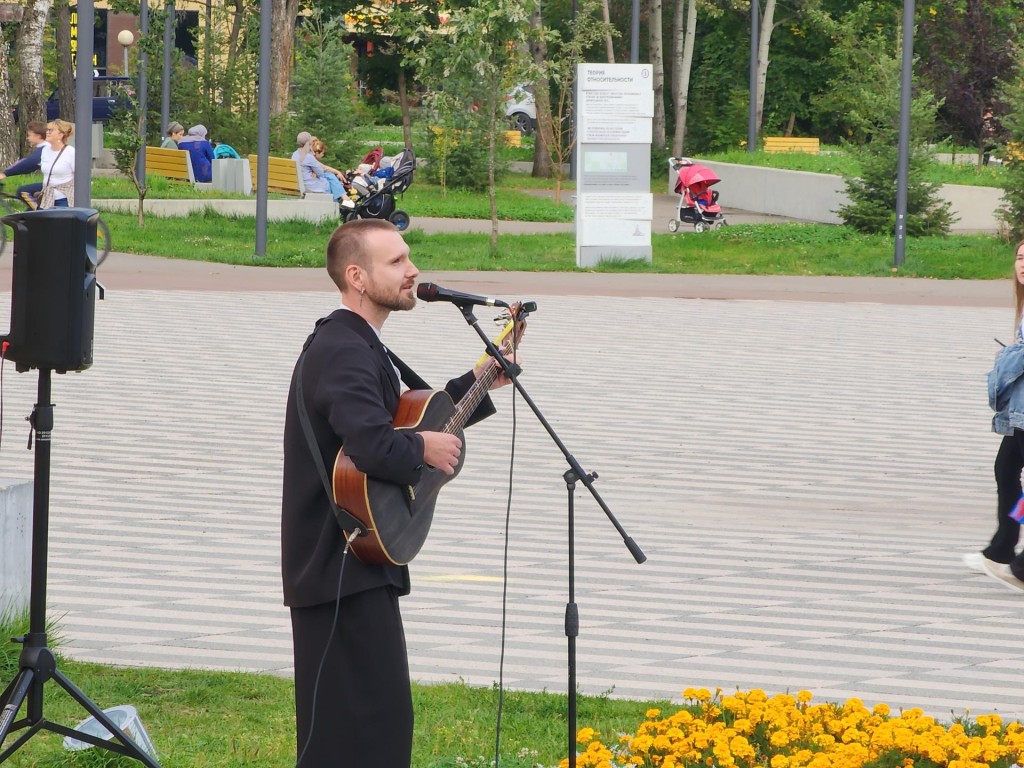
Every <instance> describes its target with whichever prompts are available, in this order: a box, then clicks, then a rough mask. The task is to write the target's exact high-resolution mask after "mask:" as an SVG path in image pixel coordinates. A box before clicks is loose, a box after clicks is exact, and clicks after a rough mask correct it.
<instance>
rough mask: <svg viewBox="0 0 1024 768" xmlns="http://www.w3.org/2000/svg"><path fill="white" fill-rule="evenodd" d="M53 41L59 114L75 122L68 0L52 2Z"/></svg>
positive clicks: (70, 121) (73, 73)
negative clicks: (55, 56)
mask: <svg viewBox="0 0 1024 768" xmlns="http://www.w3.org/2000/svg"><path fill="white" fill-rule="evenodd" d="M53 8H54V11H55V12H56V13H55V18H54V30H53V34H54V42H55V44H56V47H57V97H58V98H59V99H60V116H61V119H62V120H67V121H68V122H69V123H73V122H75V66H74V64H72V63H71V8H70V7H69V6H68V0H55V2H54V4H53Z"/></svg>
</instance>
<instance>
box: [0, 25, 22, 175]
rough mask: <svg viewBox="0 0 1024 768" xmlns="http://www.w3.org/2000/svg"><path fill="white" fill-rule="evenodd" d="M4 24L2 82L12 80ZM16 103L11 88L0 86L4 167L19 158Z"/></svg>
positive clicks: (1, 28)
mask: <svg viewBox="0 0 1024 768" xmlns="http://www.w3.org/2000/svg"><path fill="white" fill-rule="evenodd" d="M4 26H5V25H4V24H3V23H0V83H9V82H10V81H11V65H10V58H9V57H8V49H7V43H6V42H4V33H5V31H6V30H4ZM13 108H14V105H13V104H11V92H10V89H9V88H0V163H3V167H4V168H6V167H7V166H8V165H10V164H11V163H13V162H14V161H15V160H17V159H18V133H17V131H16V130H15V127H14V115H13V113H12V111H13Z"/></svg>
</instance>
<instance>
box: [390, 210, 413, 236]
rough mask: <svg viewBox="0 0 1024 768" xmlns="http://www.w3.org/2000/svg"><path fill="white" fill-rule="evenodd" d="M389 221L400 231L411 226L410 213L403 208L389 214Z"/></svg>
mask: <svg viewBox="0 0 1024 768" xmlns="http://www.w3.org/2000/svg"><path fill="white" fill-rule="evenodd" d="M388 221H390V222H391V223H392V224H394V225H395V228H396V229H398V231H399V232H404V231H405V230H407V229H408V228H409V214H408V213H406V212H405V211H403V210H401V209H398V210H396V211H392V212H391V215H390V216H388Z"/></svg>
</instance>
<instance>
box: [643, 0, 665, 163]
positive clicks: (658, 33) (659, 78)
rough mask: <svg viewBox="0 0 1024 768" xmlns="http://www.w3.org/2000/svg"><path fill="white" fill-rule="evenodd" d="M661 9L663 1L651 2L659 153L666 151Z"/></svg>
mask: <svg viewBox="0 0 1024 768" xmlns="http://www.w3.org/2000/svg"><path fill="white" fill-rule="evenodd" d="M661 7H662V6H661V0H650V3H649V5H648V14H647V31H648V39H649V42H650V46H649V47H650V53H651V72H652V80H653V84H654V125H653V128H654V137H653V144H654V146H655V148H656V150H657V151H663V150H664V149H665V41H664V38H663V35H662V30H661Z"/></svg>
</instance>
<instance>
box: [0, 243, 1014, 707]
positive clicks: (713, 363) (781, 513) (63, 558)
mask: <svg viewBox="0 0 1024 768" xmlns="http://www.w3.org/2000/svg"><path fill="white" fill-rule="evenodd" d="M414 256H415V254H414ZM119 260H120V262H119ZM110 263H111V265H117V264H118V263H120V264H121V272H117V271H115V272H113V273H112V274H111V277H110V280H109V283H108V288H109V290H108V293H107V299H106V301H104V302H102V303H100V304H99V306H98V309H97V313H96V332H95V362H94V365H93V367H92V368H91V369H90V370H88V371H85V372H82V373H76V374H68V375H64V376H57V375H55V376H54V378H53V402H54V403H55V405H56V408H55V426H54V431H53V453H52V487H51V495H52V499H51V525H50V567H49V598H50V599H49V608H50V614H51V616H52V617H53V618H56V619H59V623H60V629H61V635H62V637H63V641H62V649H63V650H64V651H65V652H66V653H67V654H69V655H70V656H72V657H74V658H76V659H81V660H91V661H98V662H110V663H116V664H127V665H153V666H160V667H192V668H216V669H232V670H249V671H255V672H264V673H268V674H274V675H285V676H287V675H289V674H290V671H291V667H292V659H291V643H290V627H289V622H288V614H287V611H286V610H285V609H284V607H283V606H282V604H281V592H280V580H279V536H278V529H279V514H280V485H281V431H282V422H283V414H284V402H285V396H286V390H287V386H288V380H289V376H290V373H291V368H292V365H293V363H294V360H295V357H296V354H297V352H298V349H299V346H300V344H301V342H302V340H303V339H304V338H305V335H306V334H307V333H308V331H309V330H310V328H311V326H312V323H313V321H314V320H315V319H316V318H317V317H319V316H321V315H323V314H326V313H328V312H330V311H331V310H332V309H333V308H335V307H336V306H337V296H336V294H335V293H334V292H333V291H332V290H331V286H330V285H329V284H328V283H327V282H326V278H325V277H323V276H315V277H308V276H307V277H306V278H305V279H306V281H307V282H306V283H303V284H302V285H300V286H298V287H296V288H292V287H290V286H289V285H288V284H287V280H286V279H285V278H284V277H279V276H281V275H283V273H284V271H283V270H282V271H279V272H278V273H277V275H272V276H271V277H270V278H269V279H267V280H266V281H265V284H264V285H262V286H260V285H256V284H255V283H252V282H247V281H245V280H234V279H233V276H234V275H236V274H237V273H236V272H235V271H234V270H226V271H221V272H218V271H217V270H210V272H209V277H208V279H206V278H204V277H203V275H199V276H198V277H196V278H195V280H193V282H192V283H190V284H187V285H184V286H183V285H179V284H177V283H175V281H174V279H172V277H169V276H168V275H169V274H171V273H173V271H174V268H173V267H169V268H168V269H169V270H170V272H161V271H159V270H156V271H155V272H152V273H151V274H150V275H149V278H148V280H147V279H146V276H145V275H142V277H141V278H139V279H135V278H136V277H138V274H136V273H137V272H138V273H139V274H141V272H140V270H141V267H140V268H139V269H136V262H134V261H132V259H131V257H125V256H123V255H121V254H114V255H112V256H111V260H110ZM577 277H578V279H577ZM577 277H574V276H558V277H556V276H545V275H540V274H538V275H532V276H517V277H514V278H509V279H508V280H504V279H503V278H502V277H501V276H500V275H498V276H495V275H489V276H481V279H480V281H476V282H474V280H473V276H470V275H463V276H462V282H461V284H459V285H457V286H455V287H458V288H459V289H461V290H467V291H472V292H475V293H487V294H489V295H501V296H503V297H504V298H508V299H519V298H523V299H530V298H533V299H536V300H537V301H538V303H539V310H538V312H537V313H536V314H535V315H533V316H532V317H531V318H530V323H529V327H528V331H527V335H526V338H525V340H524V344H523V357H524V367H525V369H526V372H525V374H524V377H523V382H524V384H525V386H526V387H527V389H528V391H529V392H530V394H531V395H532V397H533V398H534V400H535V401H536V402H537V403H538V405H539V406H540V408H541V409H542V410H543V412H544V414H545V415H546V417H547V418H548V419H549V420H550V421H551V423H552V424H553V426H554V427H555V429H556V430H557V431H558V433H559V435H560V437H561V438H562V439H563V440H564V441H565V443H566V444H567V446H568V447H569V449H570V450H571V451H572V452H573V454H574V455H575V456H576V458H577V459H578V460H579V461H580V463H581V464H582V465H583V467H584V468H585V469H587V470H588V471H595V472H597V473H598V475H599V479H598V481H597V488H598V489H599V490H600V492H601V493H602V494H603V496H604V498H605V500H606V501H607V503H608V504H609V506H610V507H611V509H612V510H613V511H614V512H615V514H616V515H617V516H618V519H619V521H620V522H621V524H622V525H623V526H624V528H625V529H626V531H627V532H628V533H629V534H630V535H631V536H632V537H633V538H634V539H635V540H636V542H637V544H638V545H639V546H640V547H641V548H642V549H643V550H644V551H645V553H646V554H647V557H648V560H647V562H646V563H644V564H643V565H637V564H635V563H634V561H633V559H632V558H631V557H630V555H629V553H628V552H627V551H626V549H625V547H624V546H623V544H622V542H621V539H620V537H619V535H618V534H617V532H616V531H615V529H614V528H613V527H612V525H611V524H610V523H609V521H608V520H607V519H606V517H605V515H604V513H603V512H602V511H601V510H600V509H599V508H598V506H597V505H596V504H595V503H594V502H593V500H592V499H591V498H590V497H589V494H588V493H587V492H586V490H585V489H584V488H583V487H582V486H580V487H578V488H577V493H576V496H575V500H576V505H575V506H576V528H575V534H576V535H575V543H576V551H575V554H576V566H577V571H576V602H577V603H578V605H579V610H580V615H581V629H580V636H579V640H578V681H579V686H580V689H581V690H582V691H583V692H585V693H601V692H610V693H611V694H612V695H615V696H624V697H636V698H665V697H668V698H676V699H678V697H679V694H680V692H681V691H682V690H683V689H685V688H687V687H691V686H703V687H707V688H710V689H712V690H713V689H715V688H719V687H720V688H722V689H723V690H724V691H726V692H729V691H732V690H735V689H736V688H741V689H749V688H752V687H757V688H763V689H764V690H766V691H768V692H769V693H774V692H781V691H792V692H795V691H796V690H799V689H807V690H810V691H812V692H813V693H814V694H815V697H816V699H818V700H822V699H828V700H841V699H846V698H849V697H851V696H857V697H860V698H862V699H863V700H864V701H865V703H867V704H868V705H869V706H870V705H872V704H874V703H876V702H879V701H884V702H887V703H889V704H890V705H892V706H893V707H894V708H895V707H900V706H902V707H905V708H906V707H911V706H920V707H923V708H924V709H925V710H926V711H928V712H929V713H932V714H934V715H936V716H938V717H940V718H943V719H948V718H949V716H950V713H951V711H952V712H955V713H957V714H961V713H962V712H963V711H964V710H970V712H971V713H972V714H975V715H977V714H980V713H982V712H989V711H995V712H999V713H1000V714H1002V715H1004V716H1005V717H1010V718H1022V717H1024V698H1022V695H1021V693H1020V687H1021V684H1022V683H1024V663H1022V661H1024V649H1021V648H1020V643H1019V638H1020V636H1021V625H1022V621H1024V593H1016V592H1013V591H1011V590H1009V589H1007V588H1005V587H1003V586H1001V585H1000V584H999V583H997V582H995V581H994V580H991V579H988V578H986V577H984V576H981V575H976V574H971V573H969V572H967V571H966V570H965V568H964V567H963V566H962V565H961V562H960V557H961V555H962V554H963V553H964V552H967V551H970V550H972V549H974V550H977V549H979V548H980V547H981V546H982V545H983V544H984V543H985V542H987V539H988V537H989V535H990V534H991V532H992V529H993V527H994V519H995V511H994V507H995V491H994V483H993V479H992V460H993V458H994V456H995V451H996V447H997V445H998V438H997V437H996V436H995V435H993V434H991V432H990V431H989V421H990V417H991V413H990V411H989V410H988V406H987V402H986V391H985V374H986V372H987V371H988V369H989V367H990V366H991V361H992V355H993V353H994V351H995V345H994V342H993V341H992V338H993V336H1000V337H1002V338H1003V340H1006V337H1008V336H1009V335H1010V327H1011V325H1012V322H1011V321H1012V310H1011V309H1010V301H1011V299H1010V291H1009V285H1008V284H1000V285H998V286H982V288H981V289H980V293H983V294H984V296H980V293H979V297H978V298H977V300H975V299H974V298H972V296H973V294H972V291H974V292H978V291H979V289H977V288H976V287H973V286H966V284H965V287H964V289H963V290H959V289H958V288H957V287H956V286H952V287H948V290H947V291H946V293H945V294H944V296H945V298H944V299H943V300H938V299H936V300H929V299H928V298H927V297H925V298H923V299H921V298H920V297H918V298H917V299H913V298H912V299H908V300H906V301H900V300H890V299H887V298H886V297H885V296H883V295H882V293H878V295H875V293H874V292H873V289H872V286H884V285H885V284H886V282H887V281H885V280H879V281H877V282H875V283H872V282H871V281H867V282H864V281H861V282H859V283H854V282H843V281H842V280H833V281H831V282H828V281H821V282H815V283H813V285H814V286H817V288H815V289H814V290H815V291H820V295H819V294H818V293H815V294H814V295H813V296H812V297H811V298H814V299H816V300H807V298H808V296H807V295H806V293H805V294H803V295H801V296H793V297H788V296H787V295H786V293H785V291H781V292H779V291H774V290H772V291H767V290H766V291H764V292H762V294H761V297H760V298H759V296H758V290H757V289H756V287H755V288H753V289H751V290H749V291H746V292H741V293H738V294H734V295H731V296H730V295H727V294H728V293H729V291H728V290H727V289H725V290H724V293H723V292H722V290H717V291H716V290H710V289H709V290H707V291H703V293H704V295H703V296H701V295H700V294H701V293H702V291H701V290H700V289H699V288H697V287H695V280H696V279H690V278H687V277H686V276H657V275H655V276H645V278H644V279H643V280H635V279H634V278H635V276H622V279H621V280H620V279H619V278H617V277H616V276H614V275H605V276H601V277H600V279H599V280H596V279H595V280H591V278H592V276H588V275H581V276H577ZM4 279H5V280H6V278H4ZM421 279H437V280H438V282H441V279H440V278H439V277H434V276H430V275H424V276H422V277H421ZM932 282H934V281H932ZM307 283H308V284H307ZM733 284H735V285H737V286H739V285H741V284H742V285H744V286H745V285H747V283H744V282H743V278H735V279H734V283H733ZM4 285H9V280H6V282H5V283H4ZM716 285H717V286H719V288H720V289H721V287H722V286H728V285H729V283H728V278H721V279H720V280H719V282H718V283H716ZM764 285H766V286H768V285H776V286H777V285H779V284H776V283H771V284H769V283H765V284H764ZM805 285H812V284H811V283H806V284H805ZM854 285H856V286H858V291H859V293H858V292H857V291H852V290H851V291H849V292H848V291H846V290H845V289H844V288H843V286H847V287H849V286H854ZM563 286H565V287H564V288H563ZM865 286H867V288H866V289H865ZM854 294H856V295H854ZM851 296H852V300H851ZM965 297H967V298H966V299H965ZM726 298H732V299H733V300H721V299H726ZM9 301H10V295H9V293H8V294H5V295H3V296H2V297H0V324H5V323H6V319H7V318H8V317H9ZM492 314H493V312H492V311H491V310H483V309H481V310H480V311H479V312H478V316H479V317H480V318H481V319H482V320H484V319H486V321H487V322H486V323H485V325H486V326H488V327H489V326H490V320H489V318H490V317H491V316H492ZM385 340H386V342H387V343H388V345H389V346H390V347H391V348H392V349H394V350H396V351H397V352H398V353H399V354H400V355H402V357H403V358H404V359H405V360H406V361H407V362H409V363H410V364H411V365H412V366H413V367H414V368H415V369H416V370H417V371H419V372H420V373H421V374H422V375H424V377H425V378H427V379H428V380H429V381H431V382H432V383H435V382H436V383H437V384H438V385H440V384H442V383H443V381H444V379H446V378H447V377H448V375H451V374H455V373H458V372H461V371H462V370H464V369H466V368H468V367H469V366H470V365H471V364H472V362H473V361H474V360H475V359H476V358H477V357H478V356H479V354H480V344H479V341H478V340H477V339H476V337H475V334H474V333H473V332H472V330H471V329H470V328H468V327H467V325H466V324H465V322H464V320H463V319H462V317H461V315H460V313H459V312H458V311H457V310H456V309H455V308H454V307H451V306H448V305H444V304H431V305H420V306H419V307H417V308H416V309H415V310H414V311H412V312H408V313H403V314H399V315H394V316H393V317H392V318H391V319H390V320H389V321H388V324H387V326H386V327H385ZM36 384H37V375H36V373H35V372H29V373H16V372H15V370H14V367H13V366H12V365H10V364H8V365H7V366H6V370H5V372H4V377H3V384H2V387H3V432H2V438H3V439H2V446H0V476H3V477H5V478H13V479H24V480H28V479H31V476H32V456H33V455H32V453H31V452H30V451H27V450H26V449H25V445H26V440H27V438H28V426H27V424H26V422H25V421H23V417H25V416H27V415H28V414H29V412H30V411H31V409H32V404H33V402H34V400H35V395H36ZM497 405H498V408H499V413H498V415H497V416H495V417H493V418H491V419H489V420H487V421H486V422H484V423H483V424H480V425H478V426H477V427H474V428H472V429H471V430H470V432H469V433H468V434H467V463H466V467H465V469H464V471H463V473H462V475H461V476H460V477H459V478H458V479H457V480H456V481H455V482H453V483H452V484H451V485H449V486H447V488H446V489H445V490H444V491H443V492H442V495H441V499H440V502H439V508H438V514H437V515H436V519H435V523H434V526H433V529H432V532H431V535H430V538H429V540H428V542H427V544H426V547H425V548H424V551H423V552H422V553H421V555H420V556H419V557H418V558H417V559H416V560H415V561H414V563H413V565H412V581H413V592H412V594H411V595H410V596H409V597H407V598H405V599H404V600H403V613H404V616H405V620H406V629H407V634H408V641H409V646H410V658H411V664H412V670H413V675H414V677H415V678H416V679H417V680H419V681H423V682H432V681H452V680H460V679H461V680H465V681H467V682H469V683H471V684H474V685H490V684H491V683H492V682H494V681H496V680H497V679H498V676H499V667H498V664H499V654H500V650H501V631H502V611H501V607H502V589H503V578H504V573H505V570H504V557H505V547H506V508H507V505H508V506H509V508H510V510H511V512H510V517H509V519H508V522H507V530H508V538H507V552H508V555H507V557H508V559H507V573H508V601H507V616H506V619H505V621H506V627H505V632H506V646H505V668H504V680H505V683H506V685H508V686H510V687H512V688H518V689H530V690H548V691H564V690H565V688H566V675H567V673H566V653H567V652H566V647H567V643H566V639H565V635H564V632H563V612H564V609H565V604H566V601H567V534H566V528H567V512H566V506H567V504H566V496H567V493H566V486H565V483H564V481H563V478H562V473H563V472H564V470H565V469H566V465H565V462H564V461H563V459H562V457H561V455H560V454H559V453H558V451H557V450H556V448H555V447H554V445H553V444H552V442H551V440H550V439H549V438H548V437H547V435H546V434H545V433H544V431H543V430H542V429H541V428H540V426H539V425H538V423H537V421H536V419H535V418H534V417H533V415H532V413H531V412H530V411H529V409H528V408H527V407H526V404H525V403H524V402H523V401H522V400H521V399H518V398H517V399H513V397H512V392H511V390H510V389H503V390H501V391H500V392H499V393H497ZM513 449H514V453H513ZM510 467H511V470H512V471H511V502H510V504H509V503H508V497H509V487H510V480H509V478H510Z"/></svg>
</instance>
